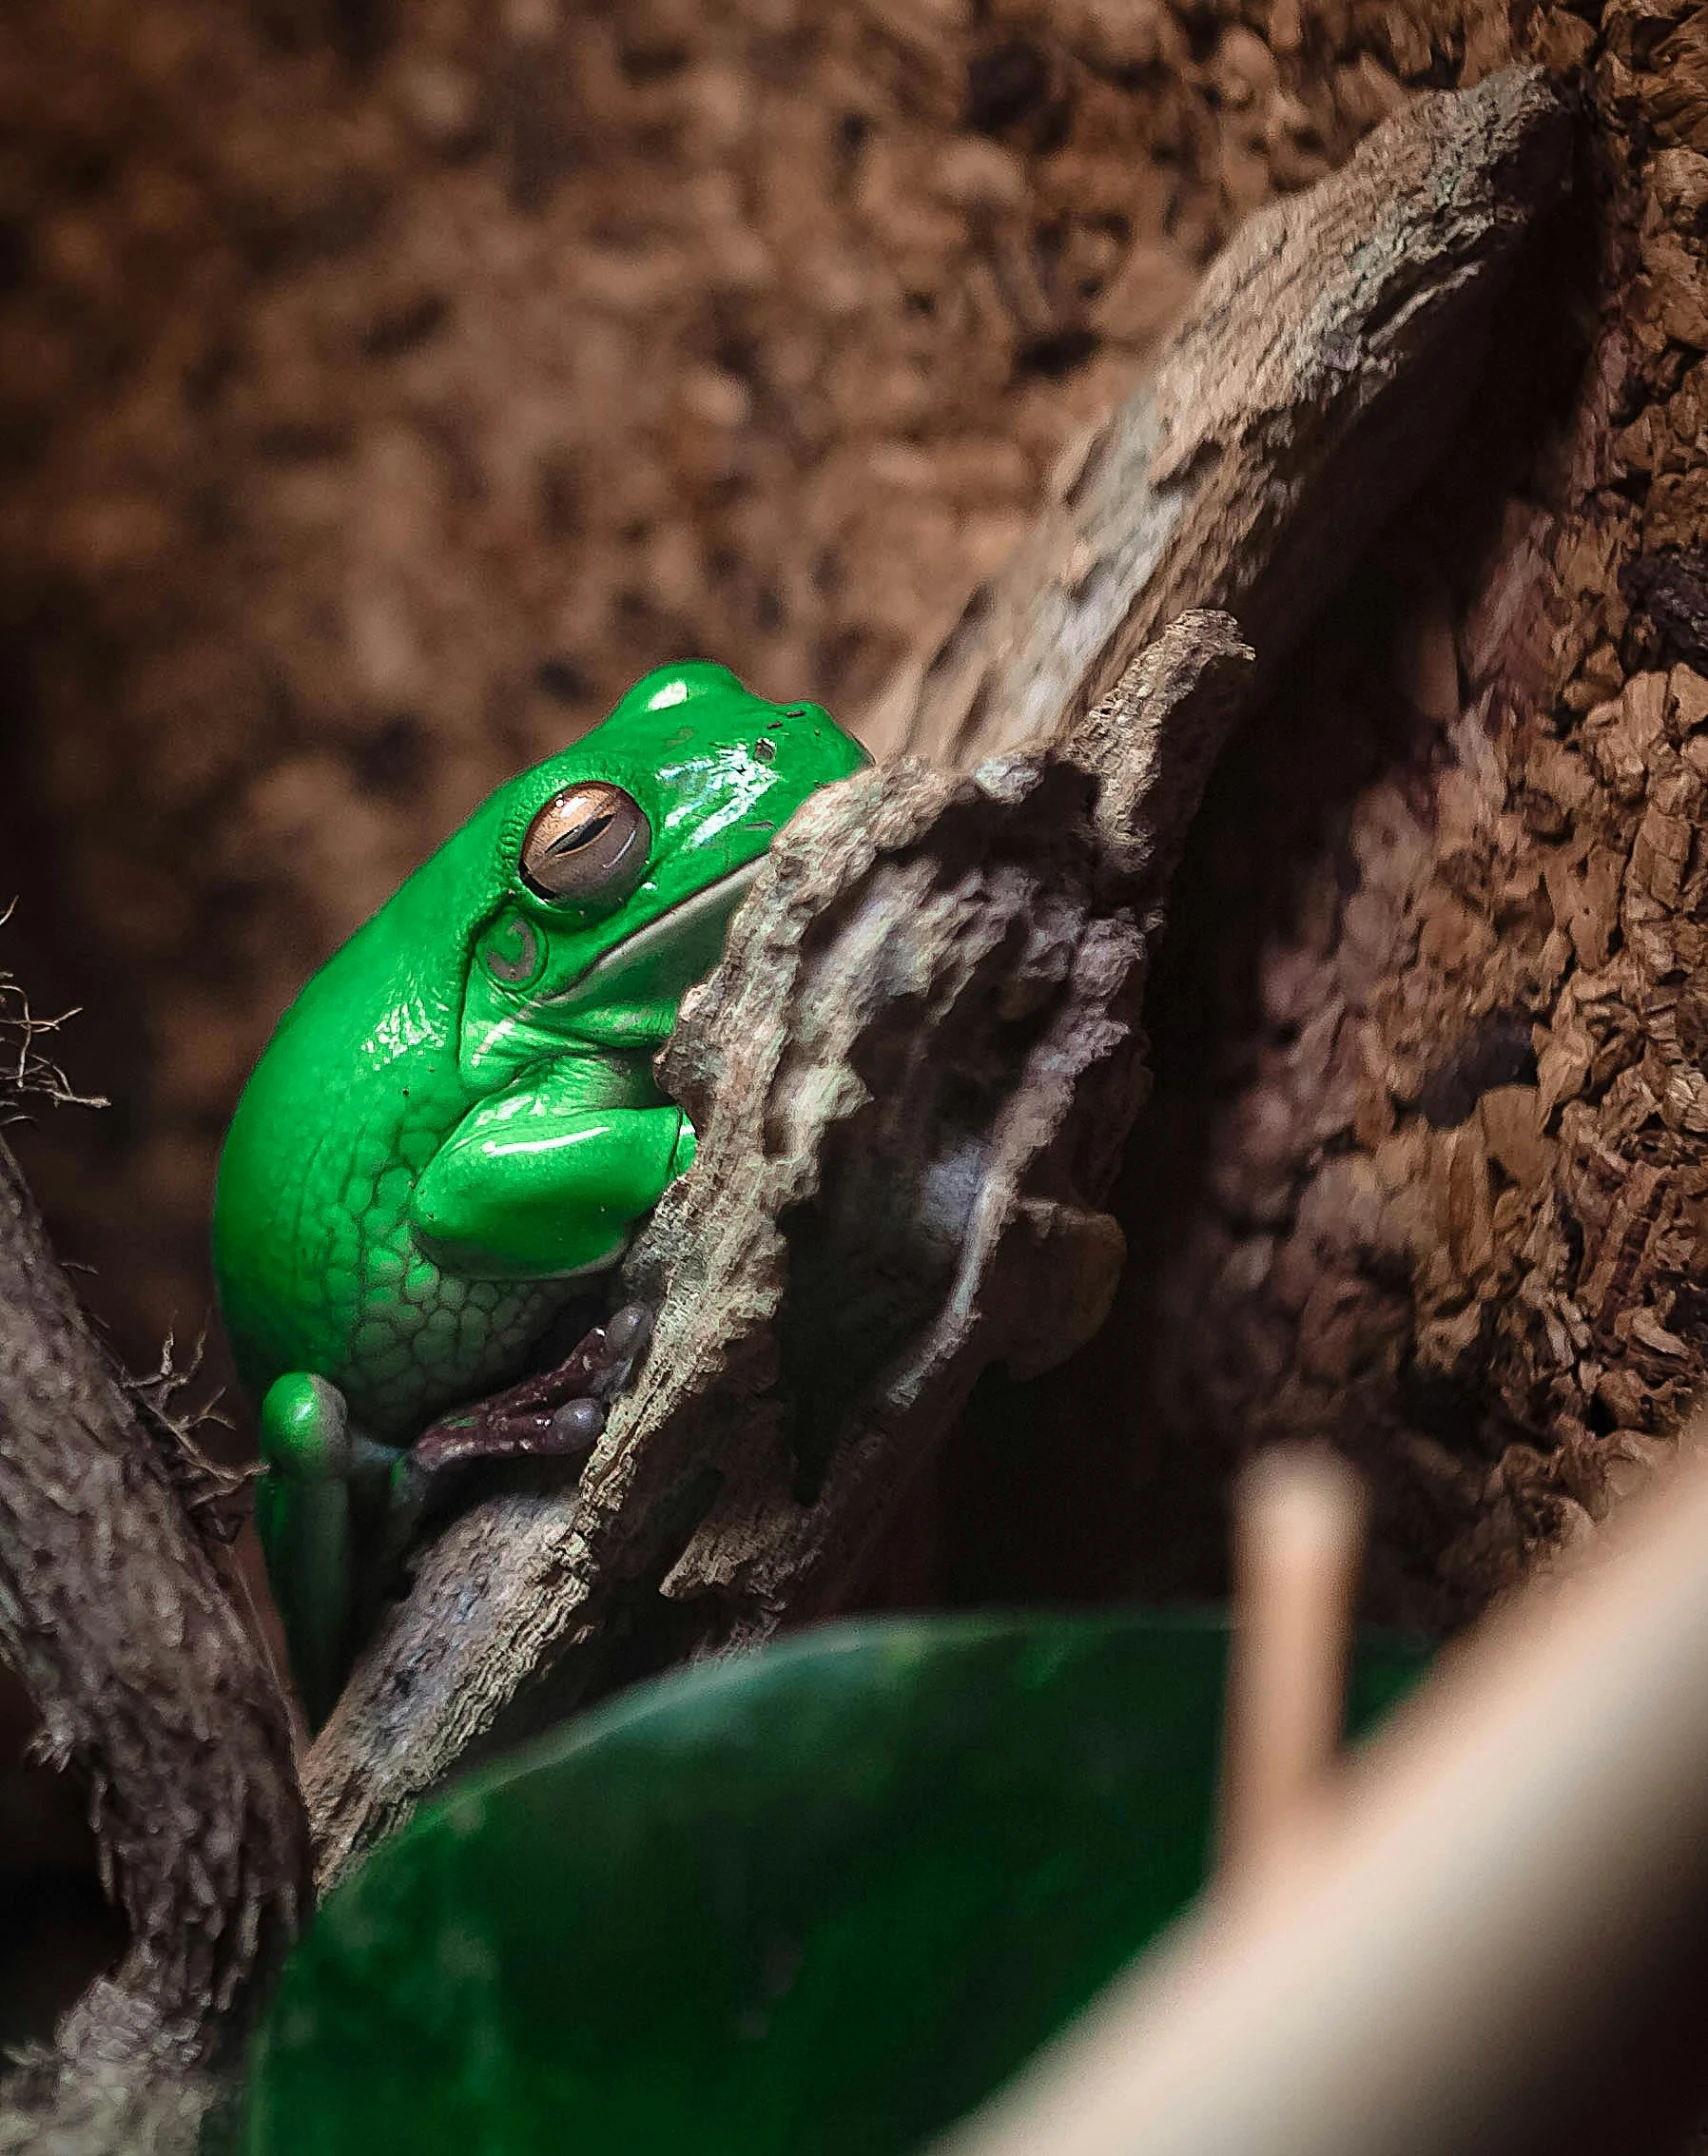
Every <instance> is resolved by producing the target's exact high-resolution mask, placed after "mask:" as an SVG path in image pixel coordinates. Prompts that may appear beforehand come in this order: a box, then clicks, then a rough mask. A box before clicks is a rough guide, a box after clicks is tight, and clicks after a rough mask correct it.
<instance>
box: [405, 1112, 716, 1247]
mask: <svg viewBox="0 0 1708 2156" xmlns="http://www.w3.org/2000/svg"><path fill="white" fill-rule="evenodd" d="M693 1156H694V1132H693V1127H692V1125H691V1124H690V1123H689V1121H688V1119H687V1117H686V1116H685V1115H684V1114H683V1113H682V1111H681V1109H680V1108H677V1107H674V1106H672V1105H671V1104H669V1103H667V1102H666V1103H662V1104H661V1105H659V1106H658V1107H655V1108H587V1107H584V1106H580V1105H577V1104H575V1103H574V1101H573V1099H569V1100H563V1101H560V1100H558V1099H556V1098H554V1097H553V1093H552V1091H551V1089H550V1088H549V1087H546V1088H542V1089H541V1090H539V1091H537V1092H529V1093H517V1092H512V1093H507V1094H504V1095H502V1096H501V1097H500V1098H499V1099H498V1100H496V1101H491V1102H487V1103H484V1104H483V1105H482V1106H481V1107H479V1108H477V1109H476V1110H475V1111H474V1112H473V1114H471V1115H469V1116H467V1117H465V1118H464V1120H463V1122H462V1123H461V1124H460V1125H459V1126H458V1127H457V1129H456V1130H454V1131H453V1132H452V1133H451V1135H450V1136H449V1137H448V1138H447V1140H446V1141H445V1143H444V1145H443V1146H441V1147H440V1149H439V1151H438V1153H437V1154H435V1156H434V1157H433V1159H432V1160H431V1161H430V1162H429V1163H428V1165H427V1167H426V1168H425V1169H424V1170H423V1172H422V1174H421V1177H420V1179H419V1180H418V1182H417V1183H416V1185H415V1192H414V1196H413V1198H412V1200H411V1203H410V1220H411V1225H412V1227H413V1229H414V1231H415V1239H416V1241H417V1242H418V1243H419V1244H420V1246H421V1248H422V1249H423V1250H425V1251H426V1252H427V1254H428V1255H429V1256H430V1257H431V1258H433V1259H434V1260H435V1261H436V1262H437V1263H438V1264H440V1265H441V1266H443V1267H445V1269H446V1270H447V1271H450V1272H455V1273H461V1274H463V1275H464V1276H465V1277H468V1278H472V1279H483V1278H484V1279H489V1280H490V1279H503V1280H551V1279H567V1278H570V1277H573V1276H574V1275H575V1274H577V1273H588V1272H596V1271H599V1270H600V1269H602V1268H603V1267H605V1266H608V1265H610V1264H611V1263H612V1262H613V1261H614V1260H615V1259H616V1258H617V1257H618V1256H619V1255H620V1254H621V1252H622V1250H623V1247H624V1245H625V1244H626V1243H627V1241H628V1239H629V1237H630V1235H631V1234H632V1233H633V1231H634V1229H635V1227H636V1226H637V1225H638V1223H639V1222H640V1221H641V1220H643V1219H644V1218H645V1216H646V1215H647V1214H648V1213H649V1212H651V1210H652V1208H653V1207H654V1206H655V1205H656V1204H657V1203H658V1200H659V1199H660V1198H661V1197H662V1196H663V1194H664V1191H665V1188H666V1186H667V1185H668V1184H669V1183H670V1182H671V1181H672V1180H673V1179H674V1178H675V1177H676V1176H678V1175H680V1174H681V1173H682V1171H683V1169H684V1168H686V1167H687V1166H688V1164H689V1162H690V1161H691V1160H692V1159H693Z"/></svg>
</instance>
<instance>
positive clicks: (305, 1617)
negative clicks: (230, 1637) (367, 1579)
mask: <svg viewBox="0 0 1708 2156" xmlns="http://www.w3.org/2000/svg"><path fill="white" fill-rule="evenodd" d="M395 1457H396V1454H395V1452H394V1450H393V1449H392V1448H391V1447H389V1446H384V1445H379V1444H376V1443H374V1441H373V1440H372V1439H370V1438H366V1437H364V1436H363V1435H362V1434H361V1433H360V1432H359V1431H357V1430H355V1429H353V1428H352V1427H351V1423H350V1415H349V1409H348V1408H347V1406H346V1405H345V1401H344V1395H343V1394H342V1393H341V1392H340V1391H339V1390H338V1387H337V1386H336V1385H333V1384H330V1383H329V1382H328V1381H327V1380H326V1379H325V1378H323V1377H315V1376H313V1375H311V1374H310V1373H309V1372H307V1371H302V1370H290V1371H287V1372H286V1373H285V1375H284V1376H283V1377H281V1378H279V1379H277V1380H276V1381H275V1382H274V1384H273V1385H272V1386H271V1387H270V1388H269V1390H268V1392H267V1396H266V1398H265V1400H263V1401H262V1403H261V1464H262V1468H263V1473H262V1476H261V1479H260V1481H259V1483H258V1484H257V1485H256V1490H255V1525H256V1529H257V1531H258V1533H259V1534H260V1537H261V1548H262V1551H263V1553H264V1555H265V1557H266V1560H267V1576H268V1578H269V1580H270V1581H271V1582H272V1586H273V1596H274V1600H275V1601H276V1603H277V1604H278V1609H279V1616H280V1618H281V1620H282V1622H283V1624H284V1628H285V1643H286V1646H287V1647H288V1649H289V1651H290V1661H291V1670H292V1673H293V1675H294V1676H295V1678H296V1682H297V1691H298V1694H299V1696H300V1697H301V1700H302V1705H303V1712H304V1713H305V1715H306V1716H307V1717H308V1721H309V1726H310V1727H311V1728H314V1729H318V1728H319V1727H320V1725H321V1723H322V1722H324V1721H325V1719H326V1717H327V1715H328V1714H329V1713H330V1712H331V1711H332V1703H333V1701H334V1700H335V1699H336V1698H337V1696H338V1692H339V1689H340V1687H341V1685H342V1683H343V1680H344V1675H345V1672H346V1670H347V1668H348V1666H349V1658H350V1640H351V1631H352V1624H353V1620H354V1618H355V1616H356V1611H355V1588H356V1570H355V1550H354V1539H355V1533H356V1521H355V1519H354V1517H353V1510H354V1508H357V1507H360V1506H361V1505H362V1503H363V1500H364V1497H367V1498H368V1501H369V1502H370V1503H371V1491H372V1489H375V1488H377V1489H380V1490H383V1487H384V1480H385V1477H386V1476H387V1475H388V1474H389V1472H390V1468H391V1463H392V1461H393V1460H394V1459H395Z"/></svg>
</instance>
